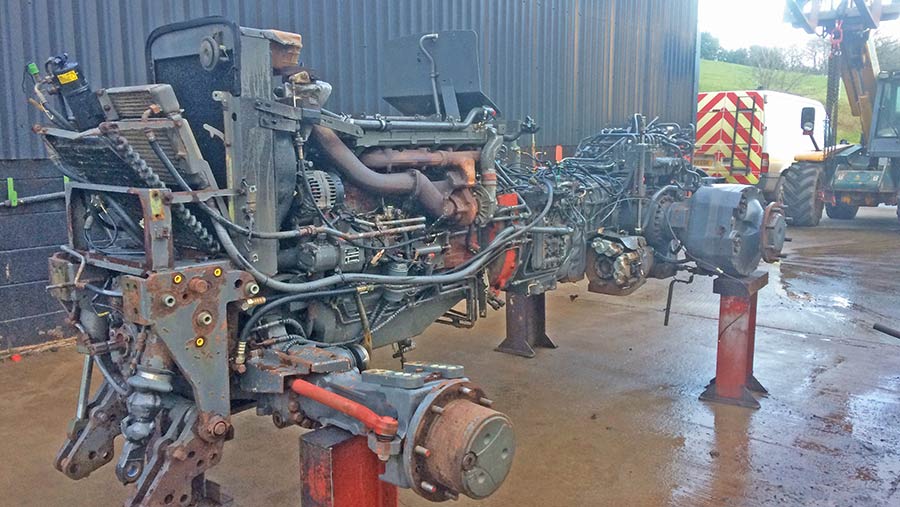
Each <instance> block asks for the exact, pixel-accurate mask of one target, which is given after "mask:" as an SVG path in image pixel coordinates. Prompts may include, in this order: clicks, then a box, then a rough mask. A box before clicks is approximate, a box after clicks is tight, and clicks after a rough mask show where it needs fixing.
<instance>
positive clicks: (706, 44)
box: [700, 32, 722, 60]
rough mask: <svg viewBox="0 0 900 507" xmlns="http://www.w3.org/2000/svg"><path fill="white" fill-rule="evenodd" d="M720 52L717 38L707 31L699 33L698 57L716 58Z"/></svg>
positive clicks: (720, 46) (720, 47)
mask: <svg viewBox="0 0 900 507" xmlns="http://www.w3.org/2000/svg"><path fill="white" fill-rule="evenodd" d="M721 54H722V45H721V44H719V39H717V38H715V37H713V36H712V34H711V33H709V32H703V33H701V34H700V58H702V59H704V60H718V59H719V57H720V56H721Z"/></svg>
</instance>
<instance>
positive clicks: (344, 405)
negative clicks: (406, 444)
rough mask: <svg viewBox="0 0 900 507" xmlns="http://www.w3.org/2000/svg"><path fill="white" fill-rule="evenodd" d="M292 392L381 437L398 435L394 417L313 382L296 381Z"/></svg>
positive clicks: (292, 386) (293, 383) (397, 426)
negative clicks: (338, 413)
mask: <svg viewBox="0 0 900 507" xmlns="http://www.w3.org/2000/svg"><path fill="white" fill-rule="evenodd" d="M291 390H292V391H294V392H295V393H297V394H299V395H300V396H303V397H305V398H309V399H311V400H313V401H315V402H318V403H321V404H322V405H325V406H326V407H329V408H332V409H334V410H337V411H338V412H340V413H342V414H344V415H347V416H350V417H352V418H354V419H356V420H357V421H359V422H361V423H363V425H364V426H365V427H366V428H368V429H370V430H371V431H373V432H374V433H375V434H376V435H377V436H379V437H390V438H393V437H394V436H395V435H396V434H397V430H398V428H399V424H398V423H397V420H396V419H394V418H393V417H388V416H383V415H378V414H376V413H375V412H374V411H372V409H370V408H369V407H367V406H365V405H362V404H360V403H357V402H355V401H353V400H350V399H347V398H345V397H343V396H341V395H339V394H337V393H333V392H331V391H329V390H327V389H324V388H322V387H319V386H317V385H315V384H313V383H311V382H307V381H305V380H302V379H295V380H293V381H292V382H291Z"/></svg>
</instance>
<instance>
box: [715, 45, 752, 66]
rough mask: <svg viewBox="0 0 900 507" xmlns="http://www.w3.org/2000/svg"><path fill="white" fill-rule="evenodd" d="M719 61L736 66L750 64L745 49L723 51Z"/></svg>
mask: <svg viewBox="0 0 900 507" xmlns="http://www.w3.org/2000/svg"><path fill="white" fill-rule="evenodd" d="M719 59H720V60H721V61H723V62H728V63H736V64H738V65H749V64H750V55H749V52H748V51H747V48H738V49H730V50H729V49H724V50H722V56H721V57H720V58H719Z"/></svg>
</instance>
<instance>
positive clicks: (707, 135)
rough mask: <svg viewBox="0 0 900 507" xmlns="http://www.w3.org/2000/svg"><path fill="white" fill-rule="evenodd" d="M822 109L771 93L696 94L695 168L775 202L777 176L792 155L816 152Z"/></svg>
mask: <svg viewBox="0 0 900 507" xmlns="http://www.w3.org/2000/svg"><path fill="white" fill-rule="evenodd" d="M824 141H825V106H823V105H822V103H821V102H819V101H817V100H812V99H808V98H806V97H800V96H799V95H792V94H790V93H782V92H775V91H770V90H738V91H721V92H704V93H700V94H699V95H697V143H696V145H695V150H694V165H696V166H697V167H699V168H701V169H703V170H704V171H706V173H707V174H709V175H710V176H719V177H724V178H725V180H726V181H728V182H730V183H745V184H750V185H757V186H759V187H760V190H762V191H763V193H764V194H765V196H766V199H768V200H770V201H774V200H778V198H779V197H780V185H779V180H780V177H781V171H782V170H783V169H785V168H787V167H789V166H790V165H791V164H792V163H793V162H794V156H795V155H796V154H798V153H805V152H809V151H815V150H817V149H821V148H822V147H823V146H824Z"/></svg>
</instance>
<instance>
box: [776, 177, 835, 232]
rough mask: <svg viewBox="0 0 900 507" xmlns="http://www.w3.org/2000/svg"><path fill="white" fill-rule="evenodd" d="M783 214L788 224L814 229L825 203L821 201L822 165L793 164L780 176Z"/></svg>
mask: <svg viewBox="0 0 900 507" xmlns="http://www.w3.org/2000/svg"><path fill="white" fill-rule="evenodd" d="M781 180H782V182H781V183H782V192H783V196H784V204H785V206H786V208H787V209H785V213H786V215H787V217H788V218H789V219H790V221H789V223H790V224H791V225H793V226H797V227H815V226H817V225H819V221H820V220H822V211H823V209H824V208H825V202H824V201H823V200H822V196H823V189H824V186H825V182H824V181H822V165H821V164H815V163H799V164H793V165H791V166H790V167H788V168H787V169H785V170H784V172H783V173H782V176H781Z"/></svg>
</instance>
